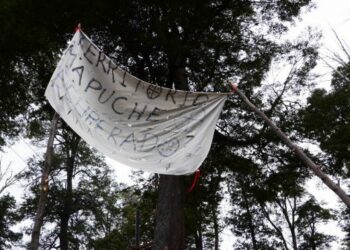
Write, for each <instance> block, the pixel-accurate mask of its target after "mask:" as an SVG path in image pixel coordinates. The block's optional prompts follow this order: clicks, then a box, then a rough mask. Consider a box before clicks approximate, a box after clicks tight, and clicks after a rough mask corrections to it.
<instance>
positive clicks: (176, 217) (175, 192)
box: [153, 175, 185, 250]
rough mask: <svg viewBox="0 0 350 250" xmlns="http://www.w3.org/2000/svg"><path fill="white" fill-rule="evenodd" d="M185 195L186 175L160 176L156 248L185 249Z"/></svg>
mask: <svg viewBox="0 0 350 250" xmlns="http://www.w3.org/2000/svg"><path fill="white" fill-rule="evenodd" d="M184 196H185V191H184V176H172V175H161V176H160V180H159V197H158V202H157V211H156V227H155V230H154V242H153V249H154V250H183V249H185V242H184V238H185V233H184Z"/></svg>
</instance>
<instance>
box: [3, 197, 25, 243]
mask: <svg viewBox="0 0 350 250" xmlns="http://www.w3.org/2000/svg"><path fill="white" fill-rule="evenodd" d="M15 208H16V201H15V199H14V198H13V197H12V196H10V195H9V194H6V195H3V196H1V197H0V249H11V246H12V244H13V243H15V242H18V241H19V240H20V238H21V236H22V234H21V233H16V232H13V231H12V229H11V227H12V226H13V225H15V224H16V223H17V222H18V221H20V220H21V217H20V216H19V215H18V213H17V211H16V210H15Z"/></svg>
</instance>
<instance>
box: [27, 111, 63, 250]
mask: <svg viewBox="0 0 350 250" xmlns="http://www.w3.org/2000/svg"><path fill="white" fill-rule="evenodd" d="M58 119H59V115H58V113H56V112H55V114H54V115H53V117H52V121H51V128H50V132H49V140H48V142H47V148H46V155H45V162H44V167H43V170H42V176H41V184H40V187H41V192H40V198H39V203H38V206H37V210H36V215H35V219H34V226H33V231H32V239H31V242H30V249H31V250H37V249H38V248H39V238H40V231H41V226H42V225H43V219H44V210H45V205H46V201H47V196H48V193H49V174H50V170H51V166H52V157H53V153H54V152H53V142H54V138H55V133H56V129H57V123H58Z"/></svg>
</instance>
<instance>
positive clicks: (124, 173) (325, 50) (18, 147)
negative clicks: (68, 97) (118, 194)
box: [0, 0, 350, 250]
mask: <svg viewBox="0 0 350 250" xmlns="http://www.w3.org/2000/svg"><path fill="white" fill-rule="evenodd" d="M315 3H316V5H317V8H316V9H313V10H312V11H311V12H307V13H304V14H303V15H302V21H301V22H296V24H295V26H294V27H293V28H292V29H291V31H290V33H289V35H290V37H294V36H295V37H297V36H298V35H299V34H300V33H301V32H302V31H303V30H305V28H306V26H311V27H314V28H317V29H318V30H320V31H322V33H323V37H322V41H321V43H322V48H321V55H323V56H325V55H330V53H329V51H339V48H340V47H339V44H338V42H337V41H336V38H335V36H334V34H333V31H332V29H334V30H335V31H336V32H337V34H338V35H339V37H341V39H343V40H344V41H345V42H347V43H348V44H349V45H350V0H319V1H317V0H316V1H315ZM317 71H318V72H320V73H321V74H326V73H330V72H331V70H330V69H329V68H328V67H326V66H325V65H324V64H320V65H319V66H318V67H317ZM330 79H331V75H330V74H327V75H325V76H324V77H323V78H322V80H320V85H321V86H325V87H326V86H328V85H329V81H327V80H330ZM33 151H35V149H34V147H32V146H30V145H29V143H28V141H26V143H25V142H23V140H19V141H18V143H16V144H15V145H13V146H12V147H10V148H6V149H5V151H4V152H0V155H1V156H0V157H1V163H2V167H4V166H7V165H8V164H11V167H12V168H11V169H12V171H13V172H14V173H16V172H19V171H20V170H22V169H23V168H25V167H26V163H25V162H26V160H27V159H28V158H29V157H30V156H31V155H32V154H33ZM108 163H109V165H110V166H111V167H112V169H113V170H114V171H115V173H116V175H117V179H118V181H122V182H128V183H129V182H131V178H130V175H131V174H132V173H131V169H130V168H128V167H118V165H119V164H118V163H116V162H114V161H113V160H109V159H108ZM1 184H2V183H1V182H0V186H1ZM307 187H309V191H310V193H312V194H313V195H315V197H316V198H317V200H319V201H322V202H325V203H326V204H327V207H332V208H336V207H339V204H340V203H339V199H338V198H337V197H336V195H335V194H334V193H333V192H332V191H330V190H328V189H327V188H325V187H324V186H323V185H322V183H321V181H319V180H317V179H314V180H312V181H311V182H309V183H308V184H307ZM9 191H10V192H11V194H12V195H15V197H16V198H17V200H20V198H21V195H22V192H23V186H22V187H19V186H17V187H14V188H11V189H10V190H9ZM322 228H324V230H325V231H327V232H333V233H334V234H335V235H338V236H341V235H342V233H341V231H340V229H339V227H338V225H337V223H336V222H335V223H332V224H331V225H326V226H323V227H322ZM221 237H222V239H223V243H222V244H221V249H222V250H230V249H232V244H233V240H234V239H233V237H232V234H231V233H230V230H229V229H225V230H224V232H223V234H222V235H221ZM339 248H340V247H339V245H337V244H336V243H335V244H334V245H333V246H332V249H339Z"/></svg>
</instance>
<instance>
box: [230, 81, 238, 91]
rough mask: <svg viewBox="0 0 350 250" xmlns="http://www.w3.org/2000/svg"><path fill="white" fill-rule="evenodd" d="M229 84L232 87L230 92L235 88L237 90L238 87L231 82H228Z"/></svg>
mask: <svg viewBox="0 0 350 250" xmlns="http://www.w3.org/2000/svg"><path fill="white" fill-rule="evenodd" d="M229 84H230V85H231V87H232V90H231V92H230V93H231V94H234V93H235V92H236V91H237V90H238V87H237V85H236V84H234V83H233V82H229Z"/></svg>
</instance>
